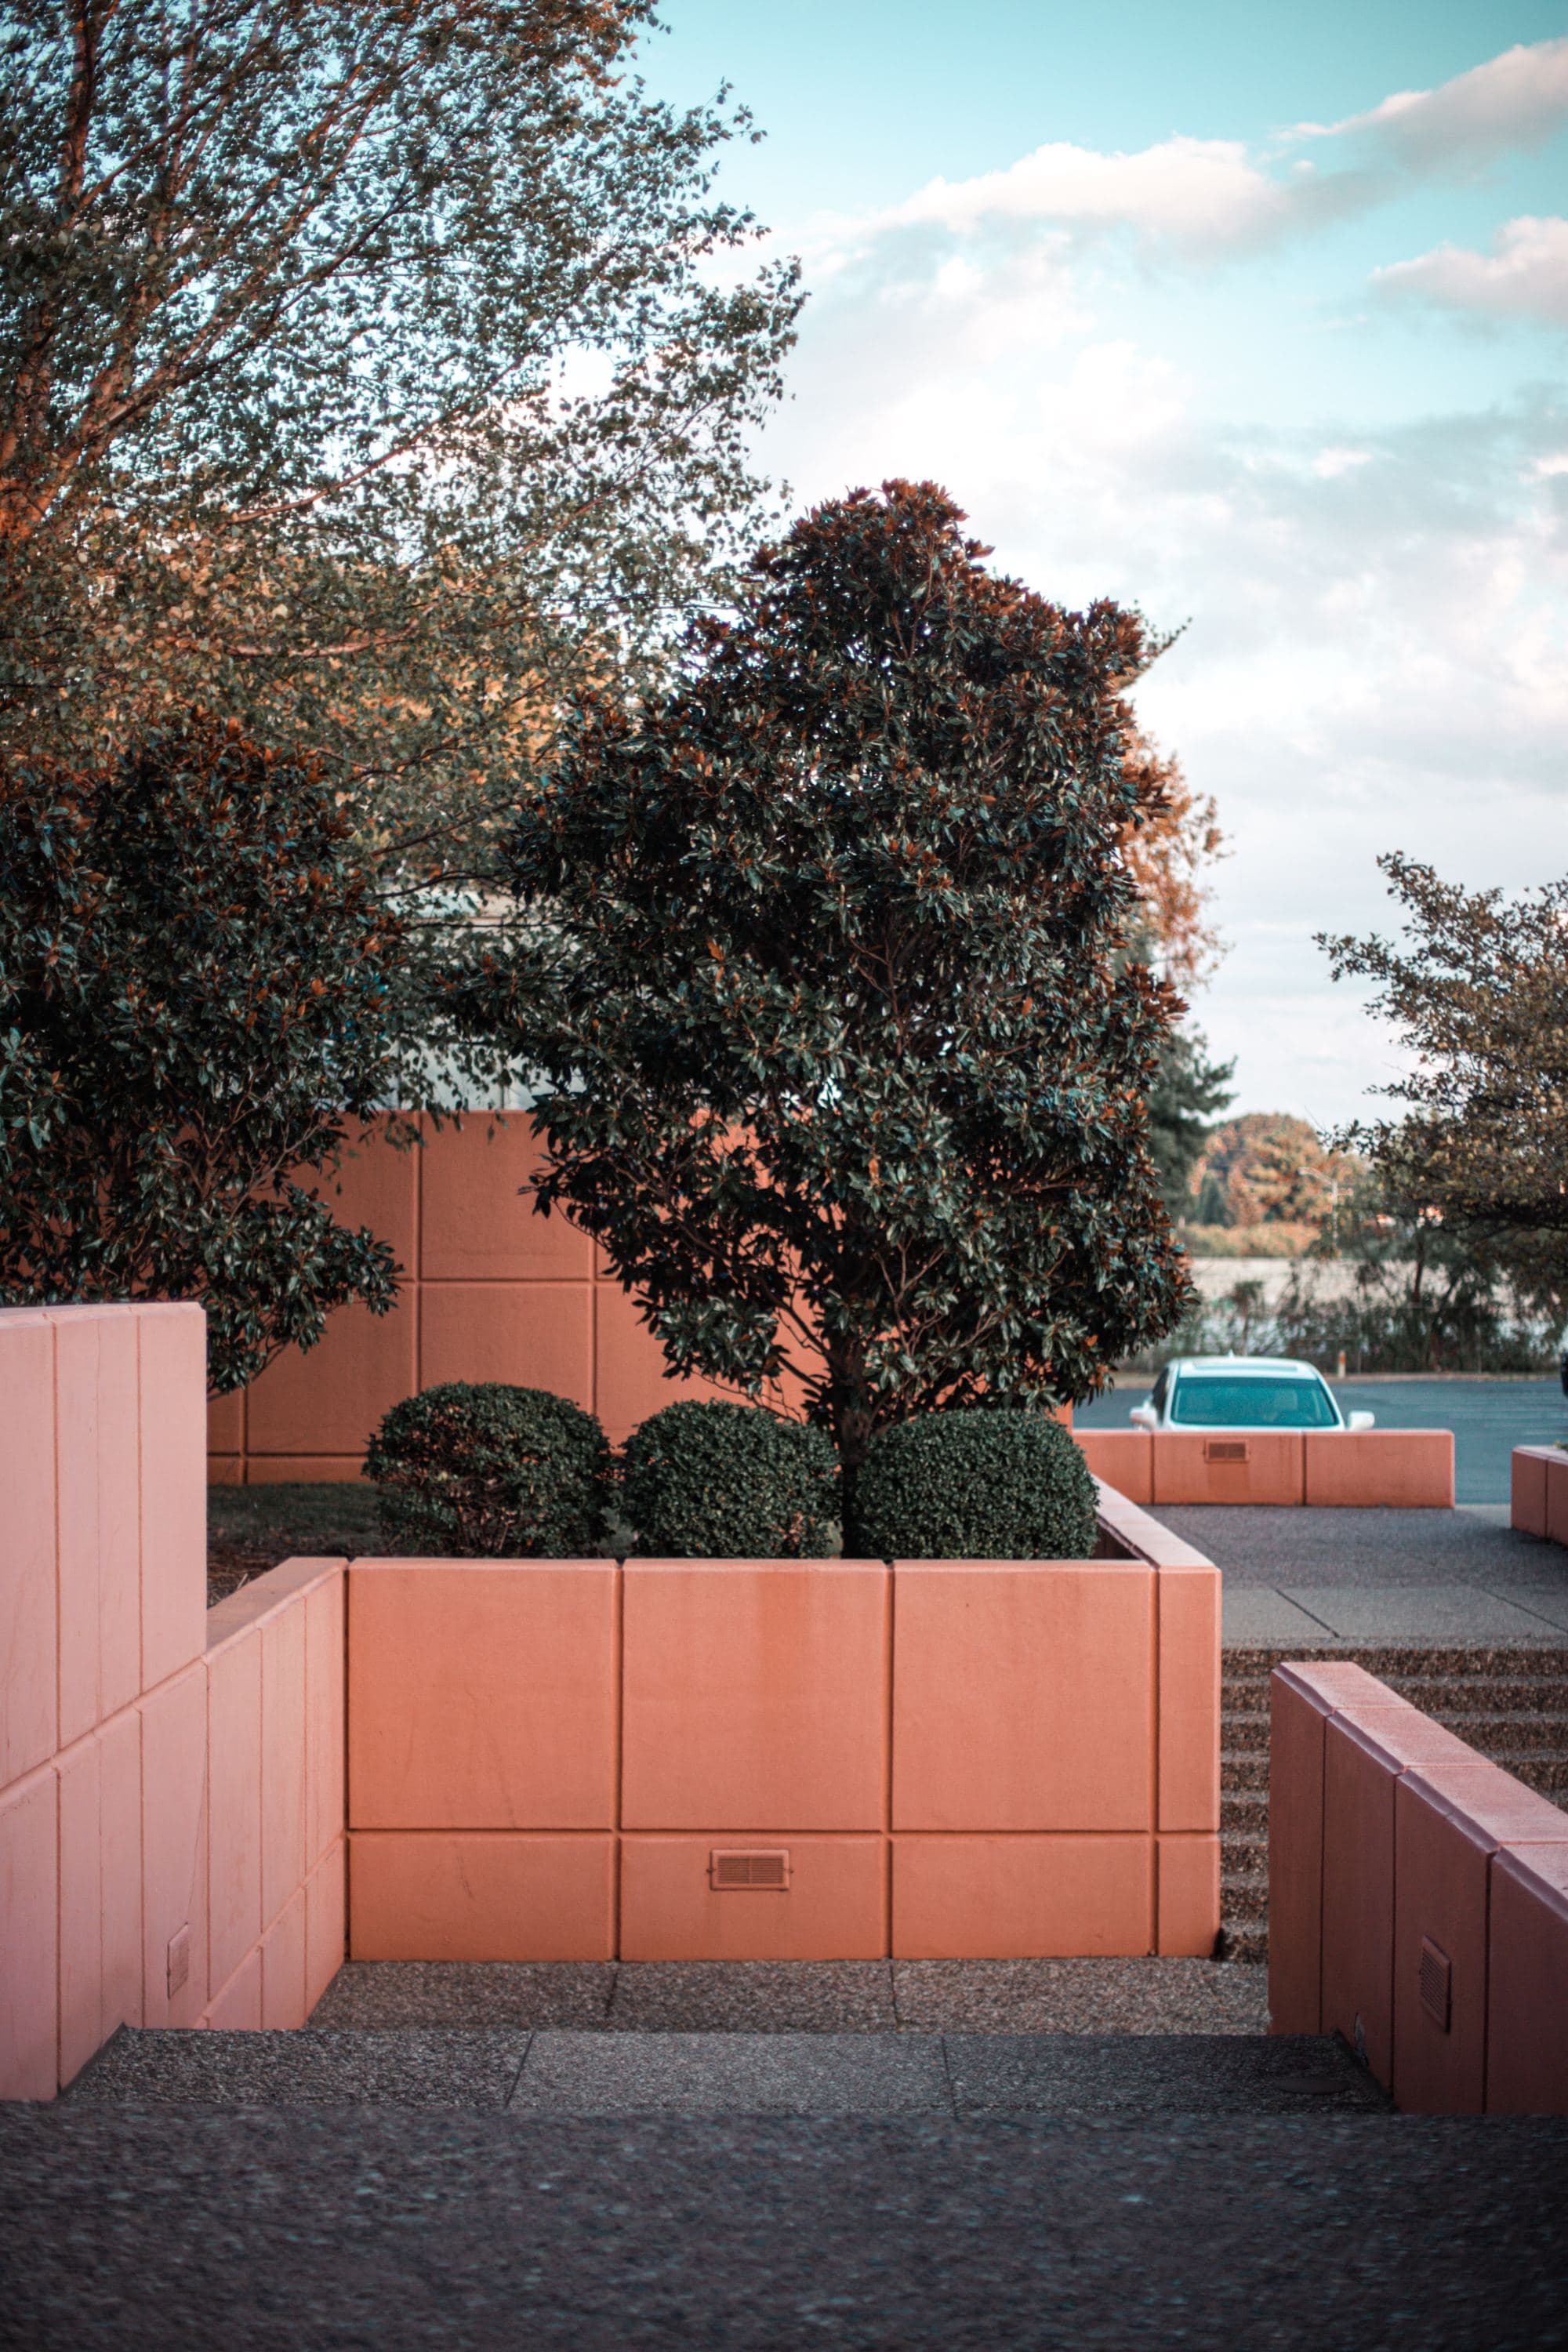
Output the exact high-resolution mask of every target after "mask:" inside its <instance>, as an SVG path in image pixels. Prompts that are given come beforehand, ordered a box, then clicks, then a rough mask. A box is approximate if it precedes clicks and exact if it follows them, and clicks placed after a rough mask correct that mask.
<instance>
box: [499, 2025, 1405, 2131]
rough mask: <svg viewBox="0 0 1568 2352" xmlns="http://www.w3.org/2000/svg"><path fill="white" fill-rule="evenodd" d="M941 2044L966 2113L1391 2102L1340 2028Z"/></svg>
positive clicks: (956, 2101)
mask: <svg viewBox="0 0 1568 2352" xmlns="http://www.w3.org/2000/svg"><path fill="white" fill-rule="evenodd" d="M942 2051H943V2055H944V2057H945V2059H946V2062H947V2072H948V2080H949V2084H950V2085H951V2089H952V2103H953V2108H954V2111H955V2112H956V2113H957V2114H958V2115H960V2116H968V2115H986V2114H990V2115H1010V2114H1012V2115H1016V2114H1018V2113H1021V2112H1025V2111H1027V2110H1030V2109H1034V2110H1037V2111H1039V2112H1041V2113H1043V2114H1047V2115H1057V2116H1112V2115H1142V2116H1152V2115H1266V2114H1274V2115H1299V2114H1300V2113H1301V2112H1302V2110H1303V2108H1304V2107H1308V2106H1310V2107H1312V2108H1314V2109H1316V2108H1323V2107H1344V2108H1354V2109H1358V2110H1364V2111H1366V2112H1368V2113H1373V2114H1380V2115H1382V2114H1387V2113H1388V2112H1389V2104H1388V2101H1387V2099H1386V2098H1385V2097H1384V2094H1383V2093H1382V2091H1381V2090H1380V2089H1379V2088H1378V2086H1377V2084H1375V2083H1374V2082H1373V2079H1372V2077H1371V2075H1370V2074H1365V2073H1363V2070H1362V2069H1361V2068H1360V2067H1359V2066H1358V2065H1357V2064H1356V2063H1355V2061H1354V2059H1353V2058H1352V2056H1351V2054H1350V2052H1349V2051H1348V2050H1347V2049H1346V2047H1345V2045H1344V2043H1343V2042H1339V2041H1337V2040H1335V2039H1333V2038H1332V2037H1331V2036H1319V2035H1315V2034H1314V2035H1307V2034H1300V2035H1298V2034H1289V2035H1287V2034H1281V2035H1280V2036H1279V2038H1278V2039H1277V2040H1271V2039H1268V2038H1267V2037H1263V2036H1259V2037H1258V2038H1256V2039H1251V2040H1243V2039H1242V2038H1241V2037H1240V2036H1237V2035H1231V2036H1228V2037H1227V2036H1226V2035H1222V2034H1215V2035H1213V2036H1209V2035H1206V2034H1196V2033H1180V2034H1146V2035H1141V2036H1138V2037H1136V2038H1133V2039H1131V2040H1130V2039H1129V2038H1128V2037H1127V2036H1126V2035H1124V2034H1119V2033H1110V2034H1089V2033H989V2034H979V2033H950V2034H946V2035H944V2036H943V2039H942ZM526 2072H527V2070H526V2068H525V2070H524V2074H525V2078H526Z"/></svg>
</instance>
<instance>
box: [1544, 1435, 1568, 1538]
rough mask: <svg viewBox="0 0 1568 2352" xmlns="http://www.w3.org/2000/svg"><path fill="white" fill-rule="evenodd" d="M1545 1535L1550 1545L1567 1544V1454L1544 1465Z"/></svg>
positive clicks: (1556, 1457) (1560, 1455) (1555, 1457)
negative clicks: (1550, 1542)
mask: <svg viewBox="0 0 1568 2352" xmlns="http://www.w3.org/2000/svg"><path fill="white" fill-rule="evenodd" d="M1546 1533H1547V1537H1548V1538H1549V1539H1550V1541H1552V1543H1560V1544H1568V1454H1555V1455H1554V1456H1552V1458H1551V1459H1550V1460H1549V1461H1548V1462H1547V1465H1546Z"/></svg>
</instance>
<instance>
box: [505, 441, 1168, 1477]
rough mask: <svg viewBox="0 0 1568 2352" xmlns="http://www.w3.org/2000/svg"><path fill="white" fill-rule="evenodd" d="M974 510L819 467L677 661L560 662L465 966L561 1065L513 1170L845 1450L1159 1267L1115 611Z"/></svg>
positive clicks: (1152, 990) (955, 1395)
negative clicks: (560, 717)
mask: <svg viewBox="0 0 1568 2352" xmlns="http://www.w3.org/2000/svg"><path fill="white" fill-rule="evenodd" d="M962 523H963V516H962V514H961V513H960V511H959V509H957V508H956V507H955V506H954V505H953V504H952V501H951V500H950V499H948V498H947V497H946V495H945V494H944V493H943V492H942V491H941V490H940V489H938V488H934V487H933V486H931V485H930V484H921V485H910V484H909V483H904V482H889V483H888V484H885V485H884V487H883V491H882V494H881V496H880V497H877V496H873V495H871V494H869V493H867V492H865V491H857V492H856V493H855V494H854V495H852V496H851V497H849V498H847V499H838V500H834V501H830V502H829V503H827V504H826V505H824V506H822V507H820V508H818V509H816V510H815V511H814V512H813V513H811V514H809V515H807V516H806V517H805V519H804V520H801V521H799V522H797V523H796V524H795V526H794V528H793V529H792V530H790V531H789V533H788V534H787V536H786V537H785V538H784V541H783V542H782V543H781V544H780V545H778V546H776V547H773V548H769V549H765V550H763V551H762V552H761V553H760V554H759V555H758V556H757V558H756V559H755V562H754V563H753V566H752V573H751V576H750V579H749V580H748V582H747V583H746V585H745V588H744V593H743V594H742V599H741V602H740V605H739V608H738V610H737V612H736V614H734V616H733V617H732V618H731V619H727V620H721V619H709V618H700V619H698V620H697V621H696V622H695V623H694V624H693V625H692V627H691V629H690V631H689V635H688V637H687V640H686V646H685V653H684V663H683V668H682V672H681V675H680V676H679V679H678V681H677V682H676V684H675V685H674V686H673V688H671V690H670V691H668V693H666V694H664V695H661V696H659V697H657V698H653V699H650V700H648V701H647V702H646V703H644V704H643V705H642V706H640V707H639V708H637V709H630V708H628V707H627V706H626V704H625V702H623V701H621V700H619V699H617V698H615V697H613V696H611V695H609V694H597V695H594V694H591V695H587V696H585V697H584V699H583V703H582V707H581V710H580V716H579V722H578V725H577V728H576V731H575V733H574V737H573V739H572V740H571V741H570V743H569V745H568V746H567V748H566V750H565V751H564V753H563V757H562V758H561V760H560V761H559V762H558V764H557V765H556V767H555V769H554V771H553V772H552V774H551V776H550V777H549V779H548V781H547V782H545V783H544V785H543V786H542V788H541V789H540V790H539V791H538V792H537V793H534V794H533V795H532V796H531V797H530V799H529V800H528V801H527V802H526V803H525V804H524V805H523V807H522V808H521V811H520V813H519V818H518V824H517V828H516V832H515V835H514V838H513V843H512V850H511V869H512V878H513V884H514V887H515V890H516V892H517V894H518V897H519V899H520V901H521V907H522V908H523V911H524V914H525V917H528V918H531V919H536V934H535V940H534V947H533V951H532V953H531V955H527V956H525V957H523V958H522V960H521V962H520V963H519V964H518V965H516V966H515V967H513V968H512V969H510V971H508V970H504V969H502V968H501V964H500V959H498V961H497V969H496V971H495V974H494V985H493V992H492V996H491V999H490V1002H489V1017H490V1018H498V1019H500V1021H501V1022H502V1024H504V1025H505V1028H506V1034H507V1036H508V1038H509V1041H510V1042H511V1043H513V1044H514V1045H515V1046H516V1048H517V1050H518V1051H519V1052H520V1053H521V1054H522V1055H524V1056H525V1057H526V1058H527V1059H529V1060H531V1062H532V1063H533V1064H534V1065H535V1066H536V1067H537V1068H538V1070H539V1071H540V1072H541V1074H542V1084H543V1085H544V1086H545V1087H548V1088H549V1089H550V1090H549V1091H548V1092H547V1094H546V1095H545V1097H544V1098H543V1099H542V1101H541V1102H540V1104H539V1106H538V1110H537V1116H538V1117H539V1118H540V1119H541V1120H542V1125H543V1128H544V1130H545V1134H546V1137H547V1139H548V1145H549V1160H548V1164H547V1166H546V1168H545V1170H544V1171H543V1173H542V1177H541V1179H540V1180H539V1182H538V1186H537V1194H538V1205H539V1206H541V1207H542V1208H543V1209H545V1210H546V1211H548V1210H550V1209H553V1208H561V1209H565V1210H568V1211H569V1212H570V1213H571V1214H572V1216H573V1217H574V1220H575V1222H576V1223H579V1224H580V1225H582V1226H584V1228H586V1230H587V1231H589V1232H590V1233H592V1234H595V1236H596V1238H597V1239H598V1240H599V1241H600V1242H601V1243H602V1244H603V1245H604V1247H605V1251H606V1253H607V1254H608V1255H609V1258H610V1260H611V1263H612V1265H614V1267H615V1269H616V1273H617V1274H618V1275H619V1276H621V1278H622V1280H623V1281H624V1282H626V1284H627V1285H628V1286H631V1287H633V1288H634V1289H636V1290H637V1291H638V1292H639V1293H641V1294H642V1295H643V1297H645V1298H646V1299H647V1302H648V1305H647V1313H648V1319H649V1320H650V1322H651V1323H652V1325H653V1328H655V1329H656V1330H657V1331H658V1334H659V1337H660V1338H661V1339H662V1340H663V1343H664V1346H665V1349H666V1352H667V1355H668V1359H669V1360H670V1362H671V1364H672V1365H673V1366H674V1367H675V1368H676V1369H678V1370H687V1369H696V1370H701V1371H703V1372H705V1373H708V1374H709V1375H710V1376H712V1377H716V1378H719V1379H721V1380H725V1381H732V1382H738V1383H741V1384H744V1385H747V1386H749V1387H750V1388H751V1389H752V1391H755V1389H756V1388H757V1387H758V1386H759V1385H760V1383H761V1382H762V1381H764V1380H765V1379H770V1378H773V1377H775V1376H778V1375H780V1374H784V1373H790V1372H793V1373H794V1374H795V1375H796V1376H797V1377H798V1378H799V1379H800V1381H802V1382H803V1384H804V1391H805V1400H806V1402H807V1407H808V1410H809V1413H810V1415H811V1417H812V1418H814V1419H816V1420H817V1421H820V1422H823V1423H826V1424H827V1425H828V1426H829V1427H830V1428H831V1430H832V1432H833V1434H834V1436H835V1439H836V1440H837V1444H838V1447H839V1451H840V1454H841V1457H842V1459H843V1461H844V1464H845V1466H846V1471H847V1474H848V1475H849V1477H850V1478H851V1479H852V1478H853V1475H854V1473H855V1471H856V1469H857V1468H858V1464H859V1462H860V1460H861V1458H862V1455H863V1453H864V1449H865V1446H866V1443H867V1440H868V1437H869V1436H870V1434H871V1433H872V1432H873V1431H874V1430H875V1429H876V1428H877V1427H878V1426H879V1425H880V1424H883V1423H889V1422H893V1421H898V1420H901V1419H904V1418H907V1417H908V1416H909V1415H910V1414H912V1413H915V1412H921V1411H924V1410H926V1409H929V1408H931V1407H933V1406H937V1405H942V1404H962V1403H970V1402H976V1401H978V1400H981V1399H983V1398H984V1400H985V1401H988V1402H1005V1403H1012V1402H1027V1401H1031V1400H1049V1399H1058V1398H1067V1397H1082V1396H1086V1395H1088V1394H1089V1393H1091V1392H1092V1391H1094V1390H1096V1389H1097V1388H1098V1387H1100V1385H1101V1384H1102V1382H1103V1381H1104V1379H1105V1376H1106V1373H1107V1371H1108V1370H1109V1369H1110V1366H1111V1365H1112V1364H1114V1362H1115V1361H1116V1360H1117V1358H1118V1357H1119V1356H1120V1355H1121V1354H1123V1353H1124V1352H1126V1351H1127V1350H1128V1349H1131V1348H1132V1347H1134V1346H1136V1345H1138V1344H1139V1343H1140V1342H1141V1341H1142V1340H1143V1339H1148V1338H1152V1337H1154V1336H1157V1335H1158V1334H1159V1333H1160V1332H1161V1331H1163V1330H1164V1329H1165V1328H1168V1326H1169V1325H1170V1324H1171V1323H1172V1322H1173V1320H1174V1319H1175V1318H1176V1317H1177V1315H1178V1314H1179V1312H1180V1310H1181V1307H1182V1305H1183V1303H1184V1297H1185V1295H1186V1294H1185V1289H1184V1275H1183V1273H1182V1271H1181V1265H1180V1260H1179V1257H1178V1255H1177V1252H1176V1250H1175V1248H1174V1245H1173V1242H1172V1240H1171V1236H1170V1233H1169V1228H1168V1226H1167V1223H1166V1219H1165V1215H1164V1212H1163V1208H1162V1206H1161V1202H1160V1197H1159V1189H1158V1181H1157V1177H1156V1172H1155V1170H1154V1168H1153V1165H1152V1161H1151V1160H1150V1157H1149V1150H1148V1141H1147V1116H1146V1110H1145V1100H1144V1097H1145V1094H1146V1090H1147V1087H1148V1082H1149V1078H1150V1076H1151V1073H1152V1068H1153V1066H1154V1064H1155V1061H1156V1059H1157V1057H1158V1055H1159V1052H1160V1048H1161V1045H1162V1042H1163V1037H1164V1035H1165V1034H1166V1030H1167V1027H1168V1024H1169V1020H1170V1017H1171V1013H1172V1009H1173V1004H1174V1003H1175V999H1174V995H1173V992H1172V990H1171V989H1170V988H1169V987H1168V985H1167V984H1166V983H1165V982H1163V981H1160V980H1158V979H1156V978H1155V977H1154V976H1153V975H1152V973H1151V972H1150V971H1149V970H1148V969H1147V967H1146V966H1145V965H1143V964H1142V963H1141V962H1139V961H1137V960H1136V959H1130V958H1128V957H1127V956H1126V955H1125V954H1124V953H1123V952H1122V950H1123V948H1124V945H1125V933H1126V927H1127V925H1128V923H1129V921H1130V919H1131V918H1132V916H1133V915H1134V913H1135V908H1136V900H1135V894H1134V890H1133V886H1132V884H1131V880H1130V878H1129V877H1128V874H1127V871H1126V867H1125V865H1124V863H1123V860H1122V858H1121V854H1120V845H1121V840H1122V837H1123V835H1124V834H1125V832H1126V830H1127V828H1128V826H1129V825H1130V824H1134V823H1135V822H1136V820H1137V818H1138V815H1139V814H1140V805H1139V799H1138V792H1139V787H1138V784H1137V782H1136V779H1135V777H1134V776H1132V775H1131V774H1130V772H1129V770H1128V767H1127V764H1126V761H1125V757H1124V754H1125V751H1126V746H1127V743H1128V740H1129V735H1130V732H1131V728H1130V720H1129V717H1128V713H1127V709H1126V707H1125V705H1124V703H1123V701H1122V699H1121V689H1122V688H1123V687H1124V685H1125V684H1126V683H1128V682H1129V681H1130V680H1131V678H1132V677H1133V676H1134V675H1135V674H1136V672H1137V670H1138V667H1139V666H1140V662H1141V659H1142V651H1143V646H1142V635H1141V632H1140V627H1139V624H1138V623H1137V621H1136V620H1135V618H1134V617H1133V616H1132V615H1131V614H1127V613H1125V612H1122V611H1120V610H1118V609H1117V607H1115V606H1114V605H1112V604H1096V605H1094V606H1093V607H1091V609H1090V610H1089V612H1087V613H1084V614H1071V613H1068V612H1065V611H1063V610H1062V609H1061V608H1060V607H1058V606H1057V605H1054V604H1047V602H1046V601H1045V600H1044V599H1043V598H1041V597H1039V596H1037V595H1035V594H1033V593H1030V592H1029V591H1028V590H1026V588H1024V587H1022V586H1021V585H1019V583H1016V581H1012V580H1008V579H1005V578H1001V577H998V576H997V575H995V574H994V573H992V572H988V571H987V570H986V569H985V568H984V563H983V562H982V560H981V559H982V558H983V557H984V554H985V553H986V552H987V550H985V549H984V548H983V547H981V546H979V545H978V544H976V543H975V542H973V541H969V540H966V539H965V538H964V537H963V533H962V529H961V526H962ZM484 1011H485V1004H484V1000H483V998H482V997H481V998H479V999H477V1000H475V1017H482V1016H483V1013H484Z"/></svg>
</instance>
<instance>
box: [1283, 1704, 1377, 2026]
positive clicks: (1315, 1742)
mask: <svg viewBox="0 0 1568 2352" xmlns="http://www.w3.org/2000/svg"><path fill="white" fill-rule="evenodd" d="M1347 1678H1353V1679H1351V1680H1350V1687H1351V1690H1352V1692H1353V1693H1355V1694H1356V1695H1359V1696H1364V1695H1365V1691H1366V1690H1367V1689H1368V1688H1370V1689H1371V1690H1373V1691H1374V1692H1375V1691H1376V1690H1377V1689H1378V1687H1379V1685H1377V1684H1376V1683H1374V1682H1373V1678H1372V1676H1371V1675H1369V1674H1366V1673H1365V1672H1364V1671H1363V1669H1362V1668H1361V1667H1359V1666H1350V1667H1340V1666H1330V1667H1327V1668H1323V1667H1311V1666H1298V1665H1287V1666H1277V1667H1276V1668H1275V1670H1274V1673H1273V1674H1272V1675H1270V1677H1269V1684H1268V1697H1269V1727H1268V2022H1269V2031H1270V2032H1272V2033H1320V2032H1321V2031H1322V1954H1323V1944H1322V1935H1323V1733H1324V1728H1325V1727H1326V1725H1327V1723H1328V1719H1329V1717H1330V1716H1331V1714H1332V1712H1333V1706H1334V1685H1335V1684H1336V1682H1343V1681H1344V1680H1346V1679H1347Z"/></svg>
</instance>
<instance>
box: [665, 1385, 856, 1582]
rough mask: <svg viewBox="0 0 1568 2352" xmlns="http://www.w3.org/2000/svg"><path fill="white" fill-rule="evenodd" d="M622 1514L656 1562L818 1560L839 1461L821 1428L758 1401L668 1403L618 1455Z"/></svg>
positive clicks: (825, 1544) (829, 1547)
mask: <svg viewBox="0 0 1568 2352" xmlns="http://www.w3.org/2000/svg"><path fill="white" fill-rule="evenodd" d="M621 1465H622V1466H621V1508H622V1511H623V1512H624V1514H625V1516H626V1519H627V1521H628V1522H629V1523H630V1525H631V1527H632V1528H634V1529H635V1530H636V1544H637V1551H638V1552H639V1553H640V1554H641V1555H642V1557H643V1558H644V1559H830V1558H831V1557H832V1555H833V1554H834V1553H835V1552H836V1551H837V1549H838V1545H839V1526H838V1508H839V1505H838V1456H837V1454H836V1453H835V1452H834V1449H833V1444H832V1441H831V1440H830V1439H829V1438H828V1437H827V1436H826V1434H825V1433H823V1431H821V1430H820V1429H814V1428H811V1427H808V1426H807V1424H806V1423H804V1422H798V1421H781V1420H780V1418H779V1416H778V1414H777V1413H774V1412H769V1411H768V1410H767V1408H766V1406H765V1405H746V1404H697V1403H692V1402H682V1403H679V1404H667V1405H666V1406H665V1407H664V1410H663V1411H662V1412H656V1413H655V1414H654V1415H653V1416H652V1418H651V1420H648V1421H645V1422H644V1423H643V1424H642V1426H641V1428H640V1429H636V1430H634V1431H633V1432H632V1434H631V1436H630V1437H628V1438H627V1440H626V1445H625V1448H624V1449H623V1452H622V1455H621Z"/></svg>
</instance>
